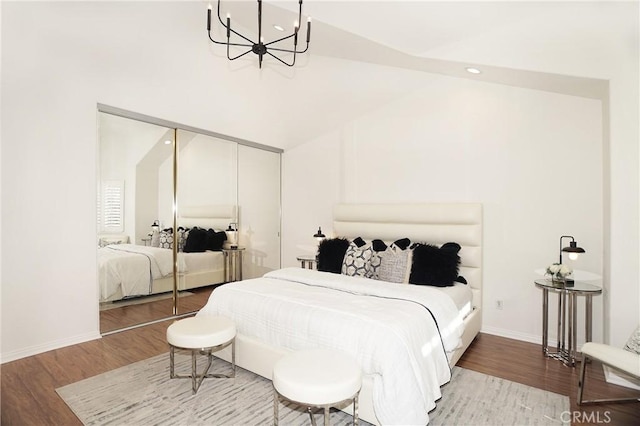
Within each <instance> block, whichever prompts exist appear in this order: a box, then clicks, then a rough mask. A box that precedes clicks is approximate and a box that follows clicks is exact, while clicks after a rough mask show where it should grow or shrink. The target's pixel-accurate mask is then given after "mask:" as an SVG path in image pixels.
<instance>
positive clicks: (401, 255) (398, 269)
mask: <svg viewBox="0 0 640 426" xmlns="http://www.w3.org/2000/svg"><path fill="white" fill-rule="evenodd" d="M412 253H413V251H412V250H411V249H406V250H402V249H401V248H400V247H398V246H396V245H395V244H391V246H390V247H389V248H387V249H386V250H385V251H383V252H379V253H377V256H374V257H377V258H378V259H379V262H380V265H379V266H378V267H377V268H375V270H374V275H373V277H372V278H374V279H376V280H381V281H388V282H391V283H408V282H409V276H410V274H411V257H412V256H411V255H412Z"/></svg>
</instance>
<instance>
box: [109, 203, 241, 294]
mask: <svg viewBox="0 0 640 426" xmlns="http://www.w3.org/2000/svg"><path fill="white" fill-rule="evenodd" d="M233 222H236V207H235V206H230V205H209V206H187V207H184V208H181V209H180V214H179V218H178V227H179V228H178V229H180V228H184V230H185V232H184V233H182V232H176V233H175V234H174V233H173V230H171V232H169V231H168V230H164V231H162V232H161V237H160V238H159V239H158V240H159V241H158V242H157V243H156V245H159V246H158V247H154V246H142V245H136V244H127V243H121V242H123V241H125V242H126V241H128V237H126V236H124V237H123V238H122V239H121V240H118V239H117V238H115V237H114V236H110V237H109V239H108V240H106V239H101V240H100V242H101V243H102V244H101V245H104V243H105V242H106V243H107V244H106V245H104V246H102V247H99V249H98V270H99V284H100V302H112V301H117V300H122V299H128V298H132V297H141V296H147V295H153V294H160V293H166V292H171V291H173V282H174V278H173V268H174V262H173V245H172V244H173V242H174V240H175V241H177V243H178V246H179V251H178V258H177V269H178V279H177V288H178V291H183V290H189V289H194V288H198V287H204V286H208V285H213V284H221V283H223V282H224V257H223V253H222V251H219V250H217V251H211V250H204V251H198V252H185V251H183V248H184V246H185V245H187V241H188V238H189V233H188V232H186V230H189V229H192V228H194V227H197V228H200V229H204V230H209V229H213V230H215V231H217V232H224V230H225V229H226V228H227V227H228V226H229V224H230V223H233ZM163 234H164V235H163ZM164 237H168V238H164ZM192 237H193V235H192ZM109 243H111V244H109Z"/></svg>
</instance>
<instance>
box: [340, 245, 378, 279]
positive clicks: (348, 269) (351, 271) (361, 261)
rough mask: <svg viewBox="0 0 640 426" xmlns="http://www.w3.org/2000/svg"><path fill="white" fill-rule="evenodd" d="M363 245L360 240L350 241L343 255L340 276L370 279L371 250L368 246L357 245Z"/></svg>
mask: <svg viewBox="0 0 640 426" xmlns="http://www.w3.org/2000/svg"><path fill="white" fill-rule="evenodd" d="M360 242H362V243H364V241H362V239H360V238H357V239H356V240H354V241H352V242H351V243H350V244H349V247H348V248H347V252H346V253H345V254H344V260H343V261H342V271H341V272H342V274H343V275H349V276H352V277H365V278H371V264H370V261H371V255H372V254H373V249H372V248H371V245H370V244H362V245H360V246H359V245H358V243H360Z"/></svg>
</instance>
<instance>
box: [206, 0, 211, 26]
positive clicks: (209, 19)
mask: <svg viewBox="0 0 640 426" xmlns="http://www.w3.org/2000/svg"><path fill="white" fill-rule="evenodd" d="M207 31H211V5H209V7H208V8H207Z"/></svg>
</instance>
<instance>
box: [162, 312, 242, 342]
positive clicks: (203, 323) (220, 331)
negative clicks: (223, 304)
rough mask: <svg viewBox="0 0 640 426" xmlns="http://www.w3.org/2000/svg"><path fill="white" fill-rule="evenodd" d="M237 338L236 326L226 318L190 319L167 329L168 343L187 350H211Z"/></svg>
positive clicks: (180, 321)
mask: <svg viewBox="0 0 640 426" xmlns="http://www.w3.org/2000/svg"><path fill="white" fill-rule="evenodd" d="M235 336H236V325H235V323H234V322H233V321H232V320H230V319H229V318H225V317H190V318H185V319H181V320H179V321H176V322H174V323H173V324H171V325H170V326H169V327H168V328H167V342H169V344H170V345H173V346H177V347H179V348H185V349H200V348H210V347H213V346H218V345H222V344H224V343H227V342H229V341H230V340H231V339H233V338H234V337H235Z"/></svg>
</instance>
